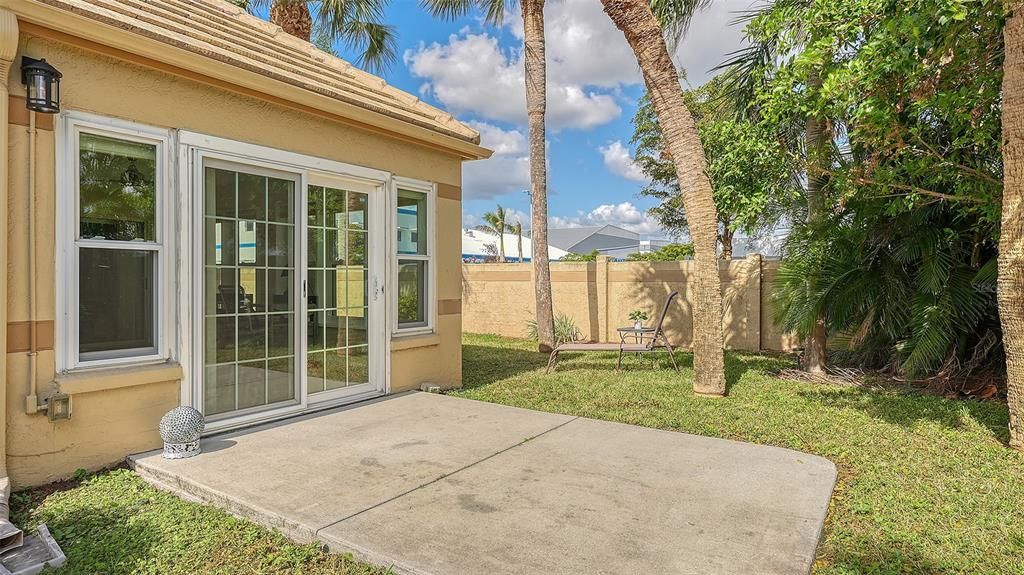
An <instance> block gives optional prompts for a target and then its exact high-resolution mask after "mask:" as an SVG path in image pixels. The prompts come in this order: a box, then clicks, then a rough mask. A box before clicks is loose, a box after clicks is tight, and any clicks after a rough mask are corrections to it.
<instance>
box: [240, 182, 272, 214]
mask: <svg viewBox="0 0 1024 575" xmlns="http://www.w3.org/2000/svg"><path fill="white" fill-rule="evenodd" d="M266 202H267V177H266V176H257V175H254V174H246V173H244V172H239V174H238V217H239V219H243V220H266V219H267V206H266Z"/></svg>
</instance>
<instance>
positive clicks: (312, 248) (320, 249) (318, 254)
mask: <svg viewBox="0 0 1024 575" xmlns="http://www.w3.org/2000/svg"><path fill="white" fill-rule="evenodd" d="M308 239H309V252H308V253H307V254H306V263H307V265H309V267H311V268H323V267H326V265H325V264H324V230H322V229H320V228H309V230H308Z"/></svg>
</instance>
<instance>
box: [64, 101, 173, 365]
mask: <svg viewBox="0 0 1024 575" xmlns="http://www.w3.org/2000/svg"><path fill="white" fill-rule="evenodd" d="M62 130H63V137H64V148H63V154H62V157H61V161H60V165H59V168H58V169H59V170H61V173H60V174H59V180H60V192H59V203H60V205H59V207H58V210H59V212H60V214H61V217H60V218H59V223H60V226H59V230H60V231H59V233H60V235H61V236H62V238H61V239H60V242H61V245H60V246H59V250H60V252H61V261H60V274H61V280H62V281H61V283H60V287H59V288H58V289H59V290H60V291H61V293H60V298H61V304H62V306H61V307H62V309H61V316H62V317H61V344H62V345H63V346H64V347H65V349H64V350H63V356H62V358H63V361H62V366H61V367H62V368H63V369H69V368H74V367H85V366H92V365H101V364H116V363H125V362H134V361H143V360H149V359H159V358H164V357H167V354H168V352H167V349H166V344H167V342H166V339H168V338H166V337H165V336H164V335H163V334H164V332H165V331H166V329H165V328H166V326H165V325H164V323H165V322H166V321H167V319H168V318H167V317H166V314H165V313H163V312H162V309H163V308H162V304H163V303H164V301H165V299H166V298H167V297H169V293H168V292H170V290H169V289H168V288H167V287H166V284H167V283H169V282H168V281H167V280H168V278H167V277H165V276H168V275H170V274H169V273H168V270H169V269H171V268H170V266H169V265H168V264H167V259H168V258H169V255H168V253H167V250H166V249H165V242H167V232H168V230H167V229H166V228H167V227H168V226H167V225H166V224H165V222H164V218H165V217H167V215H168V213H167V212H168V211H169V210H168V209H167V207H166V206H165V205H164V204H165V203H166V200H167V197H168V196H169V192H170V190H168V187H169V184H168V181H169V180H168V177H167V176H168V170H169V166H168V160H167V158H168V142H169V134H168V132H167V131H166V130H159V129H151V128H143V127H140V126H138V125H136V124H133V123H129V122H117V121H113V120H107V119H102V118H92V117H84V116H75V115H72V116H69V117H68V118H65V119H64V122H63V126H62Z"/></svg>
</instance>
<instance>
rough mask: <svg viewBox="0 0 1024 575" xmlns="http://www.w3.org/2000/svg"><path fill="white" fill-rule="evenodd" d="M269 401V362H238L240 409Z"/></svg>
mask: <svg viewBox="0 0 1024 575" xmlns="http://www.w3.org/2000/svg"><path fill="white" fill-rule="evenodd" d="M266 403H267V364H266V362H263V361H254V362H249V363H239V364H238V409H245V408H246V407H256V406H257V405H264V404H266Z"/></svg>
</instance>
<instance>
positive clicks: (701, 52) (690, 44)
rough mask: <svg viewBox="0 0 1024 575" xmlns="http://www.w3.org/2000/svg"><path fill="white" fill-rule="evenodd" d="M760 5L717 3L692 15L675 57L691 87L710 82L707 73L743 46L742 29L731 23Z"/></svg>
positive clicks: (744, 0) (752, 1)
mask: <svg viewBox="0 0 1024 575" xmlns="http://www.w3.org/2000/svg"><path fill="white" fill-rule="evenodd" d="M763 4H764V2H763V1H761V0H719V1H717V2H712V3H711V4H710V5H709V6H708V7H707V8H706V9H704V10H702V11H700V12H698V13H697V14H695V15H694V17H693V22H692V23H691V25H690V29H689V30H687V32H686V36H685V37H684V38H683V40H682V42H680V43H679V46H678V47H677V49H676V51H675V54H674V56H675V61H676V63H677V64H678V65H679V66H681V67H682V68H683V69H685V70H686V77H687V82H689V84H690V85H691V86H700V85H701V84H703V83H704V82H707V81H708V80H710V79H711V76H713V74H712V73H710V70H711V69H712V68H714V67H715V66H717V65H719V64H721V63H722V62H723V61H725V60H726V59H728V55H729V53H730V52H734V51H736V50H738V49H740V48H742V47H743V46H744V43H743V25H742V24H739V25H737V24H734V21H735V20H736V18H737V17H738V16H741V15H742V13H744V12H746V11H748V10H751V9H756V8H757V7H759V6H761V5H763Z"/></svg>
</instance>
